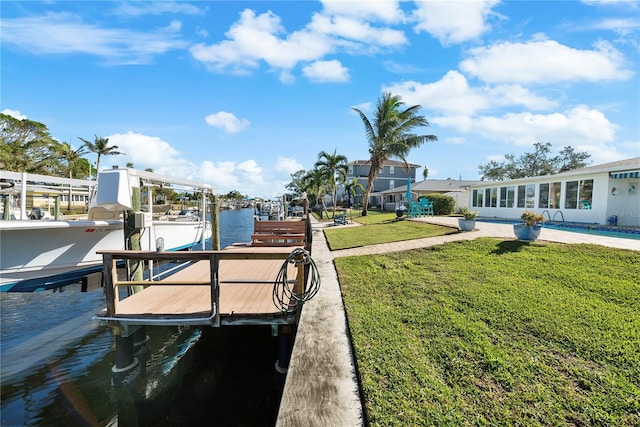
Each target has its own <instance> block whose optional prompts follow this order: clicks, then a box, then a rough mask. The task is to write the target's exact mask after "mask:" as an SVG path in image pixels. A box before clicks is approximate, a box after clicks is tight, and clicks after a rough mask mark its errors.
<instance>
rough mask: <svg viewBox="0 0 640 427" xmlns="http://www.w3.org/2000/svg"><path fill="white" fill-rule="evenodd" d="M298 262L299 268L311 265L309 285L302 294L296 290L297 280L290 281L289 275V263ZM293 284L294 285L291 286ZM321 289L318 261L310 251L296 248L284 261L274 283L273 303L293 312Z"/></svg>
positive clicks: (285, 310)
mask: <svg viewBox="0 0 640 427" xmlns="http://www.w3.org/2000/svg"><path fill="white" fill-rule="evenodd" d="M290 263H291V264H296V265H297V266H298V268H305V266H307V265H308V266H309V272H310V278H309V286H307V287H305V289H304V290H303V291H302V293H301V294H298V293H296V292H295V286H296V285H297V282H293V283H290V282H289V279H288V277H287V270H288V267H289V264H290ZM291 285H293V287H292V286H291ZM319 290H320V275H319V274H318V268H317V267H316V263H315V262H314V261H313V258H311V255H310V254H309V252H307V251H306V250H304V249H302V248H296V249H294V250H293V251H292V252H291V253H290V254H289V255H288V256H287V259H286V260H285V261H284V263H282V266H281V267H280V271H278V276H277V277H276V280H275V282H274V283H273V303H274V304H275V306H276V307H278V309H279V310H280V311H282V312H283V313H286V314H293V313H295V312H296V310H298V308H299V307H301V306H302V304H304V303H305V302H307V301H309V300H310V299H311V298H313V297H314V296H315V295H316V294H317V293H318V291H319Z"/></svg>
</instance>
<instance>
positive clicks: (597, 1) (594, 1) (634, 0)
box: [582, 0, 638, 9]
mask: <svg viewBox="0 0 640 427" xmlns="http://www.w3.org/2000/svg"><path fill="white" fill-rule="evenodd" d="M582 3H584V4H588V5H592V6H611V5H625V6H631V8H632V9H636V8H637V7H638V0H582Z"/></svg>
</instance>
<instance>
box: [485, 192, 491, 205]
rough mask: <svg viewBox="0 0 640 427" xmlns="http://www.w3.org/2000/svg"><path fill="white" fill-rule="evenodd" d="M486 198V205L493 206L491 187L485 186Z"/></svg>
mask: <svg viewBox="0 0 640 427" xmlns="http://www.w3.org/2000/svg"><path fill="white" fill-rule="evenodd" d="M484 200H485V206H486V207H489V206H491V189H490V188H485V190H484Z"/></svg>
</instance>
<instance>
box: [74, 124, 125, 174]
mask: <svg viewBox="0 0 640 427" xmlns="http://www.w3.org/2000/svg"><path fill="white" fill-rule="evenodd" d="M93 136H94V141H93V142H91V141H87V140H86V139H84V138H81V137H78V139H79V140H80V141H82V142H84V145H85V147H87V148H88V149H89V151H91V152H92V153H96V154H97V155H98V160H97V161H96V178H97V176H98V173H100V157H102V156H117V155H119V154H124V153H121V152H119V151H117V150H118V146H117V145H112V146H109V138H100V137H98V135H93Z"/></svg>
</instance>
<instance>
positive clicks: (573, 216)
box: [469, 172, 640, 226]
mask: <svg viewBox="0 0 640 427" xmlns="http://www.w3.org/2000/svg"><path fill="white" fill-rule="evenodd" d="M588 180H593V187H592V194H591V200H590V203H588V204H587V201H586V200H578V201H577V202H578V204H577V206H578V207H577V208H575V209H572V208H567V207H566V205H565V204H566V203H567V197H568V191H567V183H568V182H574V181H588ZM638 181H639V180H638V179H633V178H631V179H612V178H610V177H609V173H608V172H598V173H587V174H580V175H562V176H559V175H546V176H540V177H533V178H529V179H522V180H514V181H504V182H491V183H486V184H484V185H474V186H472V187H471V191H470V192H469V193H470V194H469V206H470V209H472V210H476V211H478V212H479V214H480V216H484V217H495V218H506V219H519V218H520V215H521V214H522V212H524V211H525V210H530V211H533V212H536V213H542V214H543V215H544V216H545V218H546V219H551V220H558V221H560V220H564V221H568V222H584V223H597V224H607V223H608V221H609V218H610V217H611V216H613V215H617V217H618V218H617V224H618V225H621V226H640V212H639V210H640V208H639V207H640V189H638V185H637V184H638ZM555 182H559V183H560V186H561V187H560V188H561V191H560V198H559V203H558V206H556V207H544V206H542V207H541V206H540V191H541V188H540V184H551V183H555ZM634 183H635V184H636V185H635V189H636V190H635V192H634V191H629V189H630V188H634V187H633V184H634ZM527 184H533V185H534V187H535V194H534V197H533V206H531V205H529V206H527V205H525V207H518V186H523V185H525V186H526V185H527ZM508 186H515V194H514V201H513V207H500V188H501V187H508ZM614 187H615V188H616V190H613V188H614ZM492 188H496V189H497V190H496V192H497V199H498V200H497V203H496V206H495V207H492V206H490V201H489V200H487V197H486V192H485V190H486V189H492ZM474 190H477V191H483V197H482V199H483V200H482V202H483V203H482V206H478V203H477V202H478V201H477V199H476V200H474V195H477V193H476V192H474ZM551 196H552V195H551V194H550V195H549V198H551ZM578 197H579V194H578ZM488 202H489V203H488ZM582 202H584V205H583V204H582ZM587 205H588V206H589V207H588V208H587V207H585V206H587Z"/></svg>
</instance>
